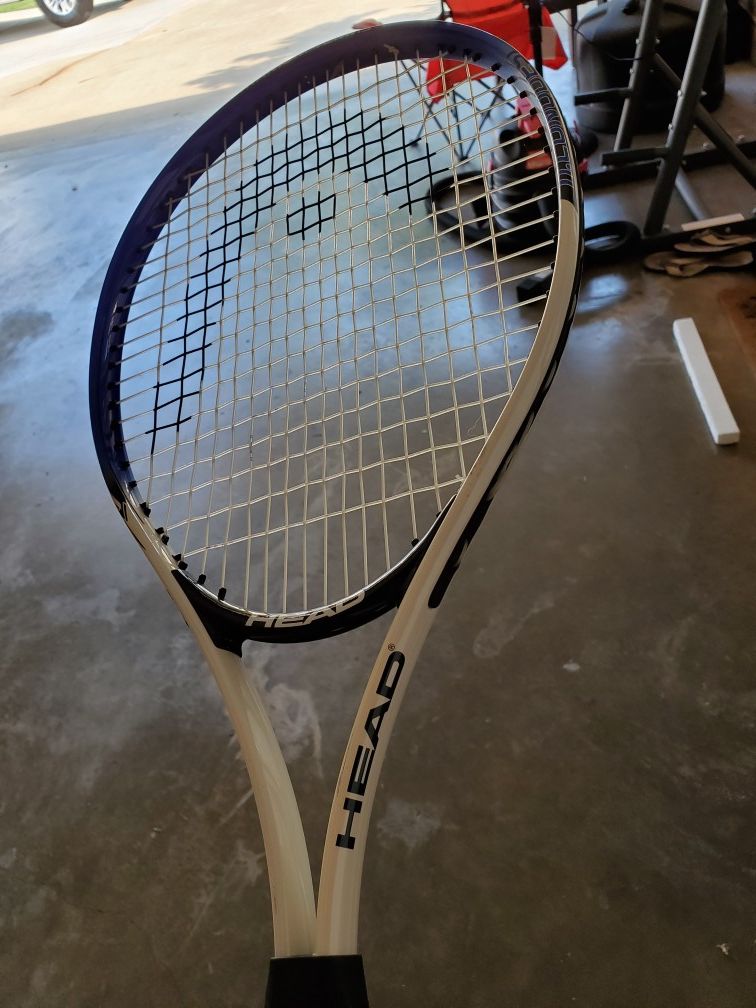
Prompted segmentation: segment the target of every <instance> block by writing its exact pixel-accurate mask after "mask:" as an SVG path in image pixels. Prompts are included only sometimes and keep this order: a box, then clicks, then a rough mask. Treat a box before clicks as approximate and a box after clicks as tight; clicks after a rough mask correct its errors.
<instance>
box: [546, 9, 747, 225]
mask: <svg viewBox="0 0 756 1008" xmlns="http://www.w3.org/2000/svg"><path fill="white" fill-rule="evenodd" d="M560 3H561V0H552V2H549V0H547V4H546V5H547V7H548V8H549V9H552V8H555V7H558V6H560ZM663 3H664V0H646V3H645V6H644V9H643V16H642V19H641V27H640V32H639V36H638V42H637V46H636V51H635V61H634V62H633V66H632V70H631V73H630V81H629V83H628V86H627V87H626V88H608V89H606V90H603V91H592V92H587V93H582V94H577V95H575V104H576V105H581V104H587V103H589V102H592V101H596V100H597V99H605V98H623V99H624V102H623V107H622V115H621V118H620V124H619V128H618V130H617V137H616V141H615V146H614V150H613V151H610V152H608V153H606V154H604V155H603V157H602V163H603V164H604V165H609V166H623V167H624V166H629V165H632V166H637V167H641V166H642V165H643V163H644V162H645V163H646V164H648V163H650V165H651V169H652V171H654V172H655V173H656V176H657V177H656V185H655V186H654V190H653V193H652V195H651V200H650V201H649V205H648V212H647V214H646V220H645V224H644V227H643V232H644V235H645V236H647V237H651V236H654V235H658V234H660V233H661V232H662V230H663V227H664V221H665V219H666V216H667V211H668V209H669V202H670V199H671V197H672V190H673V189H674V188H675V187H677V189H678V192H679V193H680V195H681V196H682V198H683V200H684V201H685V202H686V204H687V205H688V208H689V209H690V210H691V212H692V214H693V216H694V217H702V216H706V214H705V211H704V208H703V207H702V206H701V203H700V202H699V200H698V199H697V197H696V196H695V194H694V193H693V192H692V190H691V188H690V186H689V184H688V182H687V179H686V178H685V175H684V172H683V169H684V168H687V167H691V165H690V162H691V161H692V160H693V158H694V157H695V155H689V156H688V157H687V158H686V157H685V145H686V143H687V141H688V137H689V136H690V131H691V129H692V128H693V125H694V124H695V125H697V126H698V127H699V129H700V130H701V131H702V132H703V133H704V134H705V135H706V136H707V137H708V139H709V140H710V141H711V142H712V144H714V145H715V147H716V148H717V150H718V151H719V154H720V156H721V160H722V161H724V162H729V163H730V164H731V165H732V166H733V167H734V168H735V169H736V170H737V171H738V172H739V173H740V174H741V175H742V176H743V178H744V179H746V181H747V182H749V183H750V184H751V185H752V186H754V188H756V167H754V165H753V164H752V163H751V162H750V161H749V159H748V156H747V155H748V154H749V153H752V151H753V144H750V145H746V144H743V145H738V144H737V143H735V141H734V140H733V139H732V137H731V136H730V135H729V133H727V132H726V130H724V129H723V128H722V127H721V126H720V125H719V123H718V122H717V121H716V120H715V119H714V117H713V116H712V115H711V114H710V113H709V112H707V110H706V109H705V108H704V107H703V106H702V105H701V102H700V100H699V99H700V96H701V91H702V88H703V82H704V78H705V76H706V69H707V67H708V65H709V60H710V59H711V54H712V51H713V47H714V42H715V39H716V37H717V33H718V31H719V27H720V25H721V21H722V17H723V16H724V10H725V6H724V2H723V0H702V3H701V9H700V11H699V14H698V20H697V22H696V29H695V32H694V35H693V42H692V44H691V49H690V55H689V57H688V61H687V64H686V67H685V73H684V74H683V78H682V81H681V80H680V78H679V77H678V76H677V75H676V74H675V73H674V71H673V70H672V68H671V67H670V66H669V65H668V64H667V63H666V62H665V61H664V60H663V59H662V58H661V56H659V53H658V52H657V49H658V45H659V39H658V32H659V24H660V21H661V15H662V9H663ZM652 69H656V70H658V71H659V73H660V74H661V76H662V77H663V78H664V79H665V80H666V81H667V82H668V83H669V84H670V86H671V87H673V88H677V89H678V99H677V104H676V105H675V111H674V114H673V117H672V123H671V124H670V127H669V133H668V136H667V142H666V144H665V145H663V146H661V147H650V148H643V149H633V148H632V147H631V146H630V144H631V143H632V140H633V136H634V133H635V129H636V125H637V122H638V120H639V118H640V112H641V108H642V104H643V96H644V90H645V87H646V84H647V82H648V77H649V74H650V71H651V70H652ZM709 163H710V162H709ZM657 166H658V168H657ZM614 172H616V173H617V174H613V173H614ZM599 174H600V175H601V176H602V179H601V182H602V184H603V185H606V184H611V183H612V182H617V181H627V180H628V178H629V177H631V176H630V173H628V172H626V171H625V172H624V173H623V171H622V168H620V167H617V168H615V167H611V168H610V169H608V170H606V171H603V172H600V173H599ZM634 177H636V178H637V177H639V176H638V175H637V174H636V175H635V176H634ZM646 177H647V175H646ZM586 182H587V184H586V186H585V188H586V189H587V190H590V189H591V188H598V186H592V185H591V184H590V174H589V176H588V179H587V180H586Z"/></svg>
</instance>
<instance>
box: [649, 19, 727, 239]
mask: <svg viewBox="0 0 756 1008" xmlns="http://www.w3.org/2000/svg"><path fill="white" fill-rule="evenodd" d="M724 10H725V6H724V0H702V3H701V9H700V11H699V14H698V20H697V21H696V29H695V32H694V34H693V43H692V45H691V48H690V55H689V57H688V62H687V64H686V66H685V73H684V74H683V79H682V83H681V85H680V91H679V97H678V99H677V104H676V105H675V111H674V114H673V116H672V123H671V125H670V127H669V134H668V136H667V145H666V152H665V155H664V158H663V159H662V162H661V165H660V167H659V174H658V175H657V178H656V185H655V186H654V191H653V193H652V195H651V201H650V203H649V205H648V214H647V215H646V223H645V225H644V228H643V230H644V232H645V233H646V234H655V233H656V232H658V231H661V229H662V227H663V225H664V218H665V217H666V214H667V208H668V207H669V201H670V198H671V196H672V190H673V189H674V186H675V177H676V176H677V172H678V169H679V168H680V164H681V162H682V159H683V155H684V154H685V144H686V143H687V140H688V136H689V135H690V131H691V129H692V127H693V123H694V121H695V118H696V106H697V105H698V99H699V97H700V95H701V91H702V90H703V83H704V78H705V77H706V71H707V70H708V67H709V61H710V59H711V54H712V52H713V50H714V44H715V42H716V38H717V34H718V31H719V26H720V24H721V22H722V18H723V16H724Z"/></svg>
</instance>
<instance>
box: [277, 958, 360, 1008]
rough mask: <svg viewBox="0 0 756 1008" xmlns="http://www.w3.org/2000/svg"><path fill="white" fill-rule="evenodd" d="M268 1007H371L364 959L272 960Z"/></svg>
mask: <svg viewBox="0 0 756 1008" xmlns="http://www.w3.org/2000/svg"><path fill="white" fill-rule="evenodd" d="M265 1008H368V997H367V988H366V987H365V971H364V969H363V966H362V956H360V955H321V956H290V957H286V958H277V959H271V960H270V969H269V971H268V987H267V990H266V992H265Z"/></svg>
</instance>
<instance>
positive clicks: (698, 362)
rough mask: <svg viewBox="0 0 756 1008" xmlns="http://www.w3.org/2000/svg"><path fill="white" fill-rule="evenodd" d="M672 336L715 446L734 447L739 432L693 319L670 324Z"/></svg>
mask: <svg viewBox="0 0 756 1008" xmlns="http://www.w3.org/2000/svg"><path fill="white" fill-rule="evenodd" d="M672 332H673V333H674V334H675V339H676V340H677V345H678V347H679V349H680V355H681V356H682V359H683V362H684V364H685V367H686V368H687V370H688V375H689V376H690V380H691V382H692V384H693V388H694V389H695V392H696V395H697V396H698V401H699V403H700V404H701V409H702V410H703V414H704V416H705V417H706V422H707V424H708V425H709V430H710V431H711V436H712V437H713V438H714V443H715V444H718V445H725V444H735V443H736V442H737V441H739V440H740V429H739V428H738V425H737V423H736V422H735V417H734V416H733V415H732V411H731V410H730V407H729V406H728V405H727V400H726V399H725V397H724V392H723V391H722V386H721V385H720V384H719V380H718V379H717V376H716V374H715V373H714V368H713V367H712V366H711V361H710V360H709V358H708V356H707V353H706V350H705V348H704V345H703V343H702V342H701V337H700V335H699V333H698V329H697V328H696V323H695V322H694V321H693V319H692V318H683V319H676V320H675V321H674V322H673V323H672Z"/></svg>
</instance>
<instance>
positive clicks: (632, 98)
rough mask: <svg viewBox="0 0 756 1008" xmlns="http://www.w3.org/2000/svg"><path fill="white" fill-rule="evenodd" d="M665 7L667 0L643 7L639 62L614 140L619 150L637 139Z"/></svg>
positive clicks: (649, 2)
mask: <svg viewBox="0 0 756 1008" xmlns="http://www.w3.org/2000/svg"><path fill="white" fill-rule="evenodd" d="M663 9H664V3H663V0H646V3H645V6H644V8H643V14H642V16H641V23H640V31H639V32H638V41H637V44H636V47H635V61H634V62H633V63H632V64H631V69H630V80H629V82H628V90H629V94H628V96H627V97H626V98H625V100H624V102H623V103H622V114H621V115H620V121H619V126H618V127H617V137H616V139H615V141H614V149H615V150H624V149H625V148H626V147H629V146H630V144H631V143H632V142H633V136H634V135H635V124H636V123H637V121H638V113H639V111H640V107H641V103H642V101H643V96H644V94H645V92H646V85H647V83H648V77H649V74H650V72H651V68H652V66H653V64H654V54H655V52H656V47H657V46H658V44H659V24H660V22H661V16H662V11H663Z"/></svg>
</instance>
